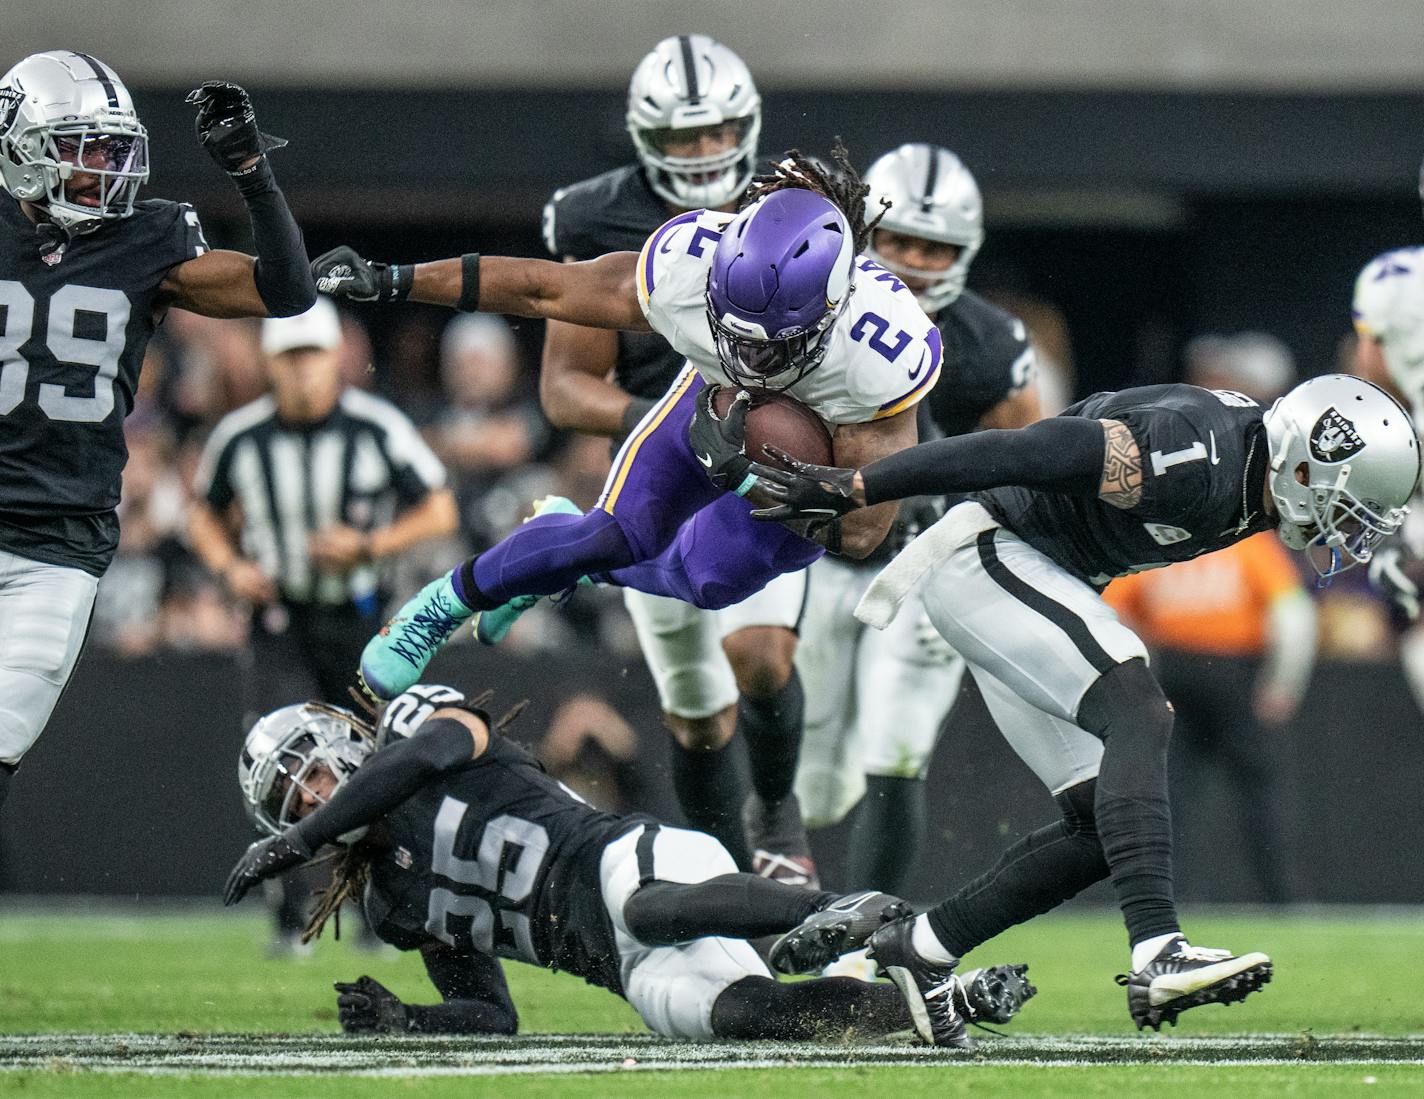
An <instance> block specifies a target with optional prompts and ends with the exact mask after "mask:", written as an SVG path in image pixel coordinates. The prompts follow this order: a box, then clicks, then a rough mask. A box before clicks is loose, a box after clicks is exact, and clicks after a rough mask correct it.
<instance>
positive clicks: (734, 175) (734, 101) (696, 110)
mask: <svg viewBox="0 0 1424 1099" xmlns="http://www.w3.org/2000/svg"><path fill="white" fill-rule="evenodd" d="M724 123H725V124H728V125H732V126H735V127H736V141H735V144H734V145H733V146H732V147H731V148H730V149H726V150H724V151H722V152H718V153H712V154H709V155H707V156H672V155H669V153H668V152H667V151H666V150H667V149H668V148H669V146H673V145H675V144H676V143H677V142H678V141H679V140H685V139H686V138H687V137H688V136H689V135H688V134H687V133H686V131H688V130H696V129H700V128H701V127H704V126H716V125H719V124H724ZM628 133H629V134H631V135H632V138H633V145H634V147H636V148H637V150H638V158H639V159H640V160H641V161H642V162H643V167H644V169H645V170H646V171H647V174H648V183H649V184H650V185H651V186H652V188H653V190H654V192H656V193H657V195H658V196H659V197H660V198H662V199H664V200H666V201H667V202H670V203H672V204H673V205H674V206H677V207H680V208H682V209H684V210H696V209H700V208H702V207H704V206H705V207H709V208H711V207H717V206H725V205H726V204H727V203H729V202H731V201H732V200H733V199H735V198H736V197H737V196H738V195H740V194H741V193H742V192H743V191H744V190H746V187H747V184H748V183H750V182H751V178H752V172H753V170H754V168H755V164H756V151H757V139H758V138H760V136H761V96H760V95H758V94H757V90H756V84H755V83H754V82H753V80H752V74H751V72H750V71H749V70H748V69H747V67H746V65H745V64H743V62H742V59H741V58H740V57H738V56H737V55H736V54H735V53H733V52H732V51H731V50H729V49H728V48H727V47H726V46H724V45H722V44H721V43H720V42H714V41H713V40H712V39H711V38H709V37H708V36H707V35H705V34H681V35H675V36H674V37H671V38H664V39H663V40H662V41H661V42H659V43H658V44H657V45H656V46H654V47H653V52H652V53H650V54H648V56H647V57H645V58H643V60H642V61H640V62H638V67H637V68H636V69H634V70H633V79H632V80H631V81H630V82H629V84H628Z"/></svg>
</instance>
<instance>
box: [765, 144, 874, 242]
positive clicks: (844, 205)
mask: <svg viewBox="0 0 1424 1099" xmlns="http://www.w3.org/2000/svg"><path fill="white" fill-rule="evenodd" d="M788 187H799V188H801V189H802V190H804V191H815V192H816V194H818V195H821V196H823V197H825V198H828V199H830V200H831V201H832V202H834V203H835V204H836V205H837V206H838V207H840V211H841V213H843V214H844V215H845V216H846V220H847V221H848V222H850V226H851V230H852V232H854V233H855V250H856V251H857V252H863V251H865V249H866V246H867V245H868V244H869V243H870V234H871V232H872V231H873V230H874V229H875V227H876V226H877V225H879V224H880V219H881V218H883V217H884V216H885V211H886V210H888V209H889V208H890V202H889V200H888V199H881V200H880V212H879V213H877V214H876V215H875V218H874V220H873V221H870V222H867V221H866V220H865V217H866V214H865V200H866V197H867V196H868V195H869V194H870V188H869V187H867V186H866V185H865V184H864V183H862V182H861V180H860V173H859V172H857V171H856V170H855V167H854V165H852V164H851V162H850V154H849V153H847V152H846V147H845V145H843V144H842V143H841V139H840V138H836V143H835V144H834V145H832V146H831V165H830V166H827V165H826V164H824V163H822V162H821V161H819V160H817V159H816V158H815V157H809V156H806V155H805V154H804V153H802V152H801V150H799V149H789V150H787V152H786V154H785V155H784V156H783V157H782V158H781V160H779V161H778V162H777V163H776V164H775V165H773V166H772V169H771V171H770V172H768V173H767V174H766V175H759V176H753V177H752V181H751V183H749V184H748V185H747V190H746V193H745V194H744V195H743V196H742V201H741V205H740V207H739V208H740V209H743V210H745V209H746V208H747V207H748V206H750V205H751V204H752V203H753V202H756V201H757V200H758V199H763V198H765V197H766V196H767V195H769V194H772V193H773V192H775V191H782V190H785V189H786V188H788Z"/></svg>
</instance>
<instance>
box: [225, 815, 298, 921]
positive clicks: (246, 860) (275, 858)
mask: <svg viewBox="0 0 1424 1099" xmlns="http://www.w3.org/2000/svg"><path fill="white" fill-rule="evenodd" d="M311 857H312V850H311V848H310V847H308V846H307V845H306V842H305V841H304V840H303V839H302V838H301V836H300V835H299V834H298V833H297V831H296V830H295V829H292V828H288V829H287V830H286V831H285V832H283V833H282V834H281V835H280V836H270V837H268V838H267V839H265V840H258V841H257V842H256V843H254V844H253V845H252V846H251V847H249V848H248V849H247V850H246V851H245V852H244V853H243V856H242V858H240V859H238V860H237V865H236V866H234V867H233V868H232V873H230V874H229V875H228V876H227V884H226V885H225V886H223V904H225V905H226V904H236V903H237V902H238V901H240V900H242V898H243V897H245V896H247V891H248V890H249V889H251V888H252V887H253V886H254V885H256V884H257V883H258V882H260V881H265V880H266V879H267V878H273V877H276V876H277V875H278V874H280V873H281V872H282V871H283V870H290V869H291V868H292V867H294V866H300V865H301V864H302V863H304V862H306V861H307V860H308V859H310V858H311Z"/></svg>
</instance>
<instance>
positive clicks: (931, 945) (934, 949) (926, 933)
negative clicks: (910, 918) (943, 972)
mask: <svg viewBox="0 0 1424 1099" xmlns="http://www.w3.org/2000/svg"><path fill="white" fill-rule="evenodd" d="M910 945H911V946H913V947H914V948H915V953H916V954H918V955H919V956H920V957H921V958H923V959H924V960H925V961H927V962H934V963H935V964H936V965H954V964H955V963H956V962H958V961H959V959H958V958H956V957H955V956H954V955H953V954H951V953H950V952H949V951H948V950H946V949H945V948H944V943H942V942H940V941H939V936H937V935H936V934H935V933H934V928H932V927H931V926H930V919H929V917H928V916H916V917H915V931H914V934H913V935H912V937H911V939H910Z"/></svg>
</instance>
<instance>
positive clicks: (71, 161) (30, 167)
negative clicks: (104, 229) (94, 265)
mask: <svg viewBox="0 0 1424 1099" xmlns="http://www.w3.org/2000/svg"><path fill="white" fill-rule="evenodd" d="M147 179H148V131H147V130H145V129H144V128H143V125H142V124H141V123H140V122H139V120H138V114H137V112H135V110H134V104H133V97H132V96H131V95H129V90H128V89H127V88H126V87H124V82H123V81H122V80H120V79H119V78H118V76H117V74H115V72H114V70H113V69H111V68H109V66H107V65H105V64H104V63H103V62H102V61H100V60H98V59H97V58H94V57H90V56H89V55H88V54H87V53H76V52H74V51H73V50H49V51H47V52H45V53H34V54H31V55H30V56H29V57H27V58H25V59H24V60H23V61H21V62H20V63H19V64H17V65H16V66H15V67H14V68H13V69H11V70H10V71H9V72H7V73H6V74H5V75H4V76H3V77H0V182H3V184H4V187H5V189H6V190H7V191H9V192H10V194H12V195H13V196H14V197H15V198H17V199H21V200H23V201H25V202H31V203H34V205H36V206H38V207H39V208H40V209H41V210H43V211H44V212H45V213H46V214H47V215H48V217H49V219H50V220H51V221H53V222H54V223H55V224H56V225H58V226H59V227H60V228H62V229H66V230H68V231H69V232H71V233H86V232H89V231H90V230H92V229H97V228H98V227H99V226H100V225H102V224H103V223H104V222H105V221H111V220H114V219H116V218H125V217H128V216H129V215H130V214H132V213H133V204H134V197H135V196H136V195H137V194H138V189H139V187H140V186H142V184H143V183H144V181H145V180H147ZM89 180H92V181H93V183H92V184H89V183H88V181H89ZM71 181H74V182H73V183H72V184H71ZM81 184H84V186H83V189H82V190H80V189H79V187H80V185H81Z"/></svg>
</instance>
